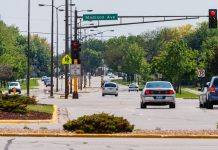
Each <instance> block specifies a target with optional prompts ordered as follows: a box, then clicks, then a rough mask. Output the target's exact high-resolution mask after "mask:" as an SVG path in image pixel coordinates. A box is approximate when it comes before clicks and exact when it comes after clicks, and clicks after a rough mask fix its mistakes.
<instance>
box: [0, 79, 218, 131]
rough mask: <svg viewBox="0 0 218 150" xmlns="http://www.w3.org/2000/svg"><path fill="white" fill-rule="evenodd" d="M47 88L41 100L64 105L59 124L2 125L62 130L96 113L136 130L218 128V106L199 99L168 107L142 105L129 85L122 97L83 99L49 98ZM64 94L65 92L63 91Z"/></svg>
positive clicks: (97, 82) (88, 96)
mask: <svg viewBox="0 0 218 150" xmlns="http://www.w3.org/2000/svg"><path fill="white" fill-rule="evenodd" d="M92 85H93V86H95V87H96V86H98V85H100V77H92ZM44 89H48V88H46V87H45V86H44V85H41V87H40V89H38V90H35V94H38V96H39V102H40V103H47V104H56V105H57V106H58V107H59V108H60V111H59V113H60V117H59V122H58V123H57V124H33V125H31V124H28V125H22V124H20V125H0V127H18V128H23V127H24V126H28V127H30V128H36V129H37V128H40V127H47V128H48V129H62V125H63V124H64V123H66V122H67V120H69V119H76V118H77V117H80V116H83V115H89V114H93V113H101V112H105V113H109V114H114V115H116V116H123V117H124V118H126V119H128V120H129V121H130V123H131V124H134V125H135V129H161V130H167V129H182V130H201V129H205V130H207V129H216V123H217V121H218V119H217V112H218V107H217V106H215V107H214V109H213V110H208V109H200V108H199V106H198V100H196V99H176V108H175V109H169V107H168V106H149V107H148V108H147V109H141V108H140V92H128V91H127V89H128V88H127V87H126V86H121V85H120V86H119V96H118V97H115V96H110V95H106V96H104V97H102V96H101V89H100V88H99V89H97V90H96V89H95V90H93V92H90V93H79V99H71V97H69V99H67V100H66V99H49V98H48V96H49V94H44V93H43V91H44ZM62 93H63V91H62Z"/></svg>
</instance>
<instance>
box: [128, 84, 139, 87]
mask: <svg viewBox="0 0 218 150" xmlns="http://www.w3.org/2000/svg"><path fill="white" fill-rule="evenodd" d="M129 86H131V87H137V85H136V84H130V85H129Z"/></svg>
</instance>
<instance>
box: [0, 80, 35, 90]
mask: <svg viewBox="0 0 218 150" xmlns="http://www.w3.org/2000/svg"><path fill="white" fill-rule="evenodd" d="M18 82H20V84H21V90H26V89H27V88H26V80H23V81H18ZM37 86H39V83H38V79H30V89H34V88H36V87H37ZM1 90H6V91H7V90H8V85H6V87H5V88H4V87H2V88H1Z"/></svg>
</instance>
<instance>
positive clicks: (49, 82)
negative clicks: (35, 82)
mask: <svg viewBox="0 0 218 150" xmlns="http://www.w3.org/2000/svg"><path fill="white" fill-rule="evenodd" d="M45 86H46V87H47V86H51V80H48V81H47V82H46V83H45ZM52 86H54V84H53V85H52Z"/></svg>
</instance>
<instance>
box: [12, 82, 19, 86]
mask: <svg viewBox="0 0 218 150" xmlns="http://www.w3.org/2000/svg"><path fill="white" fill-rule="evenodd" d="M10 86H18V83H10Z"/></svg>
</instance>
